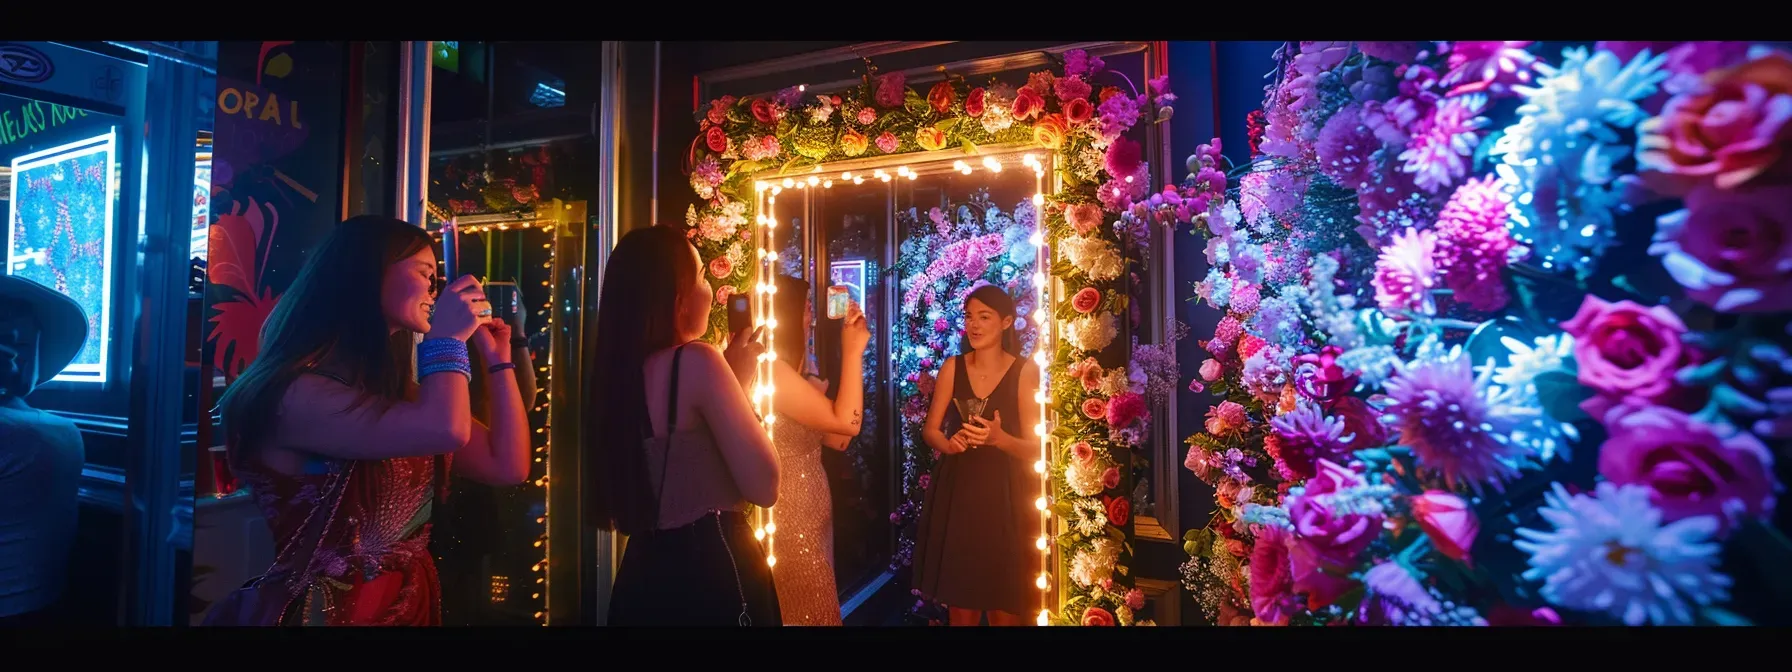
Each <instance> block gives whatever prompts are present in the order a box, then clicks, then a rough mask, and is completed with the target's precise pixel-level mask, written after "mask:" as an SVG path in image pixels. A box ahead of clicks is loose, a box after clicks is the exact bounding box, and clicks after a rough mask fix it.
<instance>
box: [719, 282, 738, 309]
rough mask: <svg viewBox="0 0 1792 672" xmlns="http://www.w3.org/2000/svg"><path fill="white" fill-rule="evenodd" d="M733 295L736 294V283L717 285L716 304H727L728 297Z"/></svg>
mask: <svg viewBox="0 0 1792 672" xmlns="http://www.w3.org/2000/svg"><path fill="white" fill-rule="evenodd" d="M733 295H734V285H722V286H721V287H717V288H716V305H718V306H720V305H725V304H727V303H728V297H730V296H733Z"/></svg>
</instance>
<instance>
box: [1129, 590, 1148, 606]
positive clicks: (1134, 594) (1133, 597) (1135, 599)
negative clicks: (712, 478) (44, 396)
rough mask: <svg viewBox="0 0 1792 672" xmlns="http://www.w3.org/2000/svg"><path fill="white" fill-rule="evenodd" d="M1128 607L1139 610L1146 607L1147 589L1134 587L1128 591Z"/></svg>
mask: <svg viewBox="0 0 1792 672" xmlns="http://www.w3.org/2000/svg"><path fill="white" fill-rule="evenodd" d="M1126 608H1127V609H1131V610H1133V611H1138V610H1140V609H1144V608H1145V591H1143V590H1139V589H1137V588H1133V589H1132V590H1128V591H1126Z"/></svg>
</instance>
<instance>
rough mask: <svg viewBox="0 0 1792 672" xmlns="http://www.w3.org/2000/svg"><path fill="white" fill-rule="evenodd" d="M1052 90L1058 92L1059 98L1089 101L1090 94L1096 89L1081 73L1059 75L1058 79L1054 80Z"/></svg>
mask: <svg viewBox="0 0 1792 672" xmlns="http://www.w3.org/2000/svg"><path fill="white" fill-rule="evenodd" d="M1052 90H1053V92H1054V93H1056V94H1058V99H1059V100H1063V101H1070V100H1083V101H1084V102H1088V101H1087V100H1086V99H1087V98H1088V97H1089V94H1090V93H1091V92H1093V91H1094V89H1093V88H1091V87H1090V86H1089V83H1088V82H1085V81H1083V78H1082V76H1081V75H1073V76H1070V77H1059V78H1058V79H1057V80H1056V81H1054V82H1052Z"/></svg>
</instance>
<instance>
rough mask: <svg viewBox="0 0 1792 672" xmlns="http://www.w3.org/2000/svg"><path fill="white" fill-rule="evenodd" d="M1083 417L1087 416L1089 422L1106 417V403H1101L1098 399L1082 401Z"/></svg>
mask: <svg viewBox="0 0 1792 672" xmlns="http://www.w3.org/2000/svg"><path fill="white" fill-rule="evenodd" d="M1083 415H1085V416H1087V417H1088V418H1089V419H1090V420H1100V419H1103V418H1106V417H1108V402H1105V401H1102V400H1101V398H1100V397H1090V398H1088V399H1084V400H1083Z"/></svg>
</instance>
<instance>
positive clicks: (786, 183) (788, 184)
mask: <svg viewBox="0 0 1792 672" xmlns="http://www.w3.org/2000/svg"><path fill="white" fill-rule="evenodd" d="M794 186H796V180H793V179H790V178H788V177H786V178H784V188H785V189H789V188H791V187H794ZM772 193H777V192H772Z"/></svg>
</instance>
